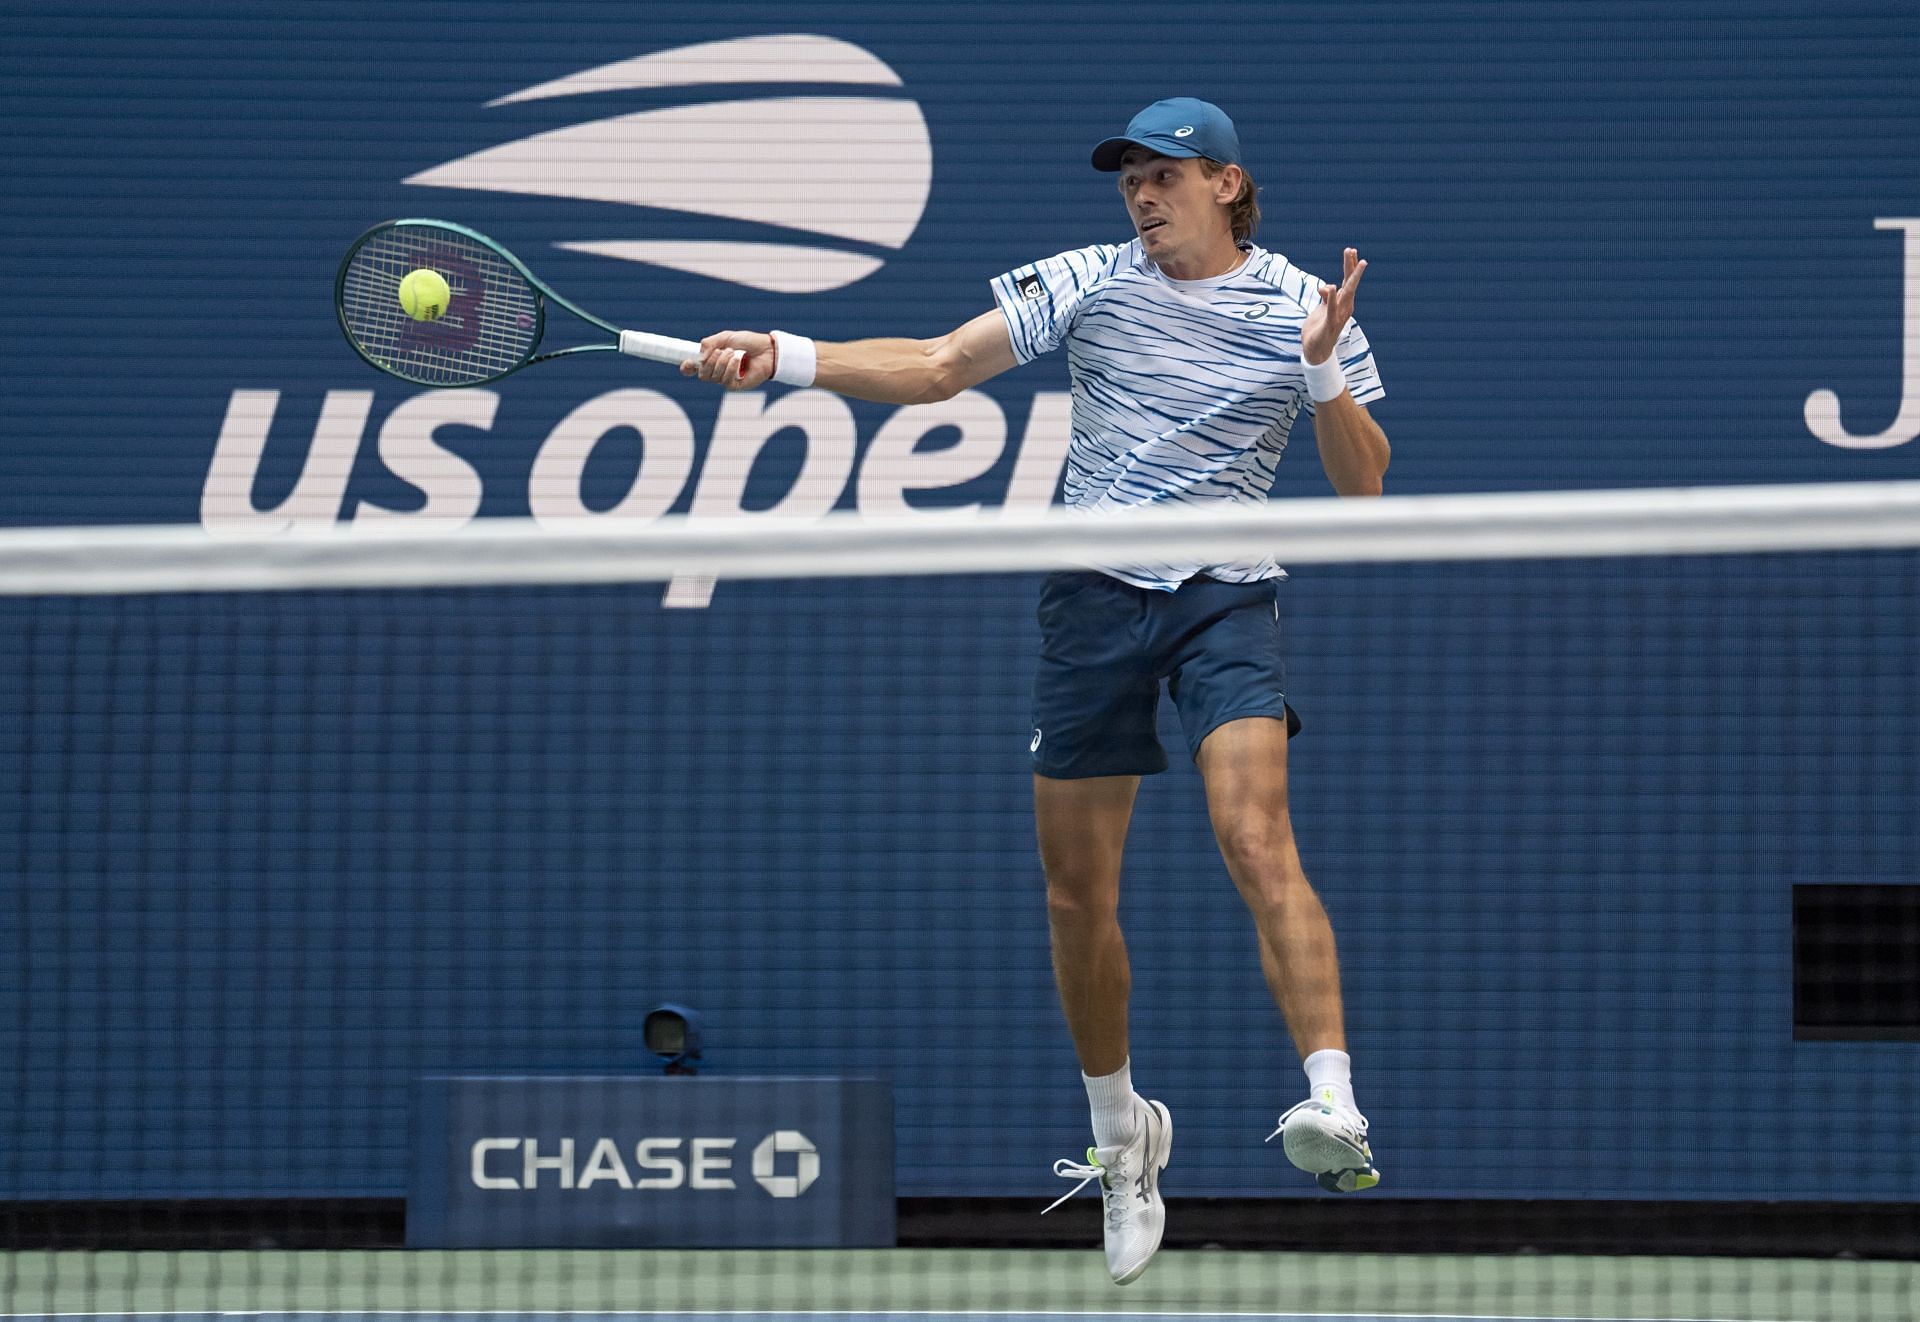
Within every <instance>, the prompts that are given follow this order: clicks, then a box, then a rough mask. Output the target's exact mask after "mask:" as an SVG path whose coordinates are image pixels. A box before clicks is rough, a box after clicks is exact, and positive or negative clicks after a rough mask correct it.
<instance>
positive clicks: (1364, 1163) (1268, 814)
mask: <svg viewBox="0 0 1920 1322" xmlns="http://www.w3.org/2000/svg"><path fill="white" fill-rule="evenodd" d="M1198 761H1199V766H1200V774H1201V776H1202V778H1203V779H1204V780H1205V781H1206V787H1207V811H1208V813H1209V815H1210V816H1211V817H1212V820H1213V833H1214V839H1215V840H1217V841H1218V842H1219V845H1220V856H1221V858H1222V859H1223V860H1225V862H1226V865H1227V872H1228V874H1229V875H1230V876H1232V878H1233V882H1234V885H1235V886H1237V887H1238V888H1239V890H1240V896H1241V898H1242V899H1243V900H1244V901H1245V902H1246V905H1247V910H1248V912H1250V913H1251V914H1252V915H1253V921H1254V926H1255V928H1256V929H1257V930H1258V932H1259V942H1260V967H1261V970H1262V972H1263V973H1265V975H1266V979H1267V986H1268V988H1269V989H1270V990H1271V991H1272V993H1273V999H1274V1002H1275V1003H1276V1004H1277V1005H1278V1006H1279V1007H1280V1013H1281V1014H1282V1015H1283V1016H1284V1017H1285V1018H1286V1021H1287V1028H1288V1031H1290V1032H1291V1033H1292V1034H1293V1041H1294V1045H1295V1047H1297V1048H1298V1049H1299V1052H1300V1055H1301V1057H1302V1059H1303V1060H1304V1061H1305V1062H1306V1064H1307V1071H1308V1078H1309V1083H1310V1085H1311V1086H1312V1090H1313V1093H1314V1098H1313V1099H1312V1100H1310V1101H1309V1102H1306V1103H1302V1104H1301V1106H1299V1107H1296V1108H1294V1109H1293V1110H1292V1111H1290V1112H1289V1113H1288V1116H1287V1117H1283V1121H1282V1128H1283V1129H1284V1130H1286V1132H1287V1135H1288V1137H1287V1144H1286V1146H1287V1156H1288V1158H1289V1159H1290V1160H1292V1161H1293V1162H1294V1164H1295V1165H1297V1166H1300V1167H1301V1168H1302V1169H1303V1170H1309V1171H1311V1172H1312V1173H1313V1174H1314V1175H1315V1176H1317V1177H1318V1178H1319V1181H1320V1183H1321V1185H1322V1186H1323V1187H1325V1188H1329V1189H1335V1190H1338V1191H1340V1192H1348V1193H1350V1192H1353V1191H1354V1190H1355V1189H1364V1188H1371V1187H1372V1186H1373V1185H1374V1184H1377V1183H1378V1182H1379V1174H1378V1172H1377V1171H1375V1170H1374V1169H1373V1165H1372V1151H1371V1149H1370V1148H1369V1147H1368V1145H1367V1142H1366V1120H1365V1119H1364V1117H1362V1116H1361V1115H1360V1113H1359V1109H1358V1107H1357V1106H1355V1105H1354V1101H1353V1091H1352V1085H1351V1081H1350V1079H1349V1077H1348V1062H1347V1057H1346V1045H1347V1043H1346V1021H1345V1013H1344V1009H1343V1007H1342V1004H1341V999H1340V958H1339V954H1338V952H1337V950H1336V948H1335V945H1334V939H1333V925H1332V924H1331V923H1330V922H1329V921H1328V920H1327V911H1326V909H1325V907H1324V906H1323V905H1322V904H1321V903H1320V897H1319V896H1318V895H1317V894H1315V893H1314V889H1313V886H1312V885H1311V884H1310V883H1309V882H1308V881H1307V874H1306V869H1305V868H1303V867H1302V866H1301V865H1300V853H1299V850H1298V849H1297V848H1296V846H1295V844H1294V839H1293V822H1292V818H1291V817H1290V816H1289V814H1288V812H1287V727H1286V723H1285V722H1284V721H1281V720H1278V719H1275V718H1272V717H1265V716H1257V717H1250V718H1248V719H1245V720H1239V721H1229V722H1227V723H1226V724H1225V725H1222V726H1221V727H1219V728H1218V729H1216V730H1215V731H1213V733H1211V734H1209V735H1208V736H1207V737H1206V739H1205V740H1204V741H1202V743H1201V745H1200V754H1199V759H1198ZM1289 1121H1291V1127H1289ZM1276 1132H1281V1131H1276Z"/></svg>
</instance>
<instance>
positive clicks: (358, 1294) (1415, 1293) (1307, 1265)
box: [0, 1248, 1920, 1322]
mask: <svg viewBox="0 0 1920 1322" xmlns="http://www.w3.org/2000/svg"><path fill="white" fill-rule="evenodd" d="M557 1309H559V1310H569V1309H578V1310H581V1311H602V1312H604V1311H620V1312H649V1311H669V1310H679V1311H688V1310H711V1311H718V1312H730V1311H749V1310H752V1311H786V1310H807V1311H834V1312H840V1311H844V1312H872V1311H885V1310H901V1311H955V1312H962V1311H988V1312H1034V1313H1040V1312H1093V1313H1114V1312H1163V1313H1329V1314H1337V1313H1349V1314H1350V1313H1383V1314H1393V1313H1402V1314H1416V1315H1417V1314H1455V1315H1469V1316H1495V1317H1529V1318H1617V1319H1655V1318H1658V1319H1675V1318H1687V1319H1715V1320H1722V1319H1724V1320H1725V1322H1914V1319H1915V1318H1917V1317H1920V1264H1916V1263H1911V1262H1851V1261H1844V1260H1838V1259H1834V1260H1827V1259H1821V1260H1814V1259H1794V1258H1790V1259H1751V1258H1648V1257H1640V1258H1624V1257H1620V1258H1594V1257H1566V1256H1528V1257H1495V1256H1466V1255H1462V1256H1447V1257H1432V1256H1410V1255H1391V1254H1358V1253H1356V1254H1291V1253H1229V1252H1221V1251H1208V1250H1187V1251H1176V1250H1169V1251H1167V1252H1164V1253H1162V1254H1161V1255H1160V1256H1159V1258H1158V1259H1156V1260H1155V1262H1154V1264H1153V1266H1152V1268H1151V1269H1150V1270H1149V1271H1148V1273H1147V1274H1146V1276H1144V1277H1142V1278H1141V1279H1140V1280H1139V1281H1137V1282H1136V1283H1135V1284H1133V1285H1131V1286H1128V1287H1126V1288H1125V1289H1124V1290H1123V1289H1118V1288H1116V1287H1115V1286H1113V1285H1112V1284H1111V1283H1110V1282H1109V1281H1108V1280H1107V1277H1106V1272H1105V1268H1104V1264H1103V1262H1102V1259H1101V1255H1100V1252H1099V1250H1098V1249H1096V1248H1089V1249H1086V1250H1081V1251H1064V1250H993V1249H883V1250H867V1249H861V1250H853V1249H848V1250H780V1249H769V1250H670V1249H660V1250H626V1251H593V1250H564V1249H554V1250H537V1251H536V1250H523V1251H481V1250H468V1251H459V1252H445V1251H402V1250H396V1251H390V1252H285V1251H278V1250H263V1251H233V1252H182V1253H81V1252H30V1251H20V1252H13V1253H7V1254H4V1255H0V1313H87V1312H91V1313H103V1312H130V1313H146V1312H176V1311H177V1312H224V1311H233V1312H243V1311H251V1312H280V1311H287V1312H292V1311H302V1310H306V1311H312V1310H321V1311H328V1312H353V1311H362V1310H399V1311H440V1310H444V1311H449V1312H452V1311H487V1312H495V1311H497V1312H515V1311H521V1310H528V1311H532V1310H557Z"/></svg>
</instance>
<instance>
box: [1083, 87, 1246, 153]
mask: <svg viewBox="0 0 1920 1322" xmlns="http://www.w3.org/2000/svg"><path fill="white" fill-rule="evenodd" d="M1129 147H1145V148H1146V149H1147V150H1148V151H1156V152H1159V153H1160V154H1161V155H1162V156H1204V157H1206V158H1207V159H1208V160H1210V161H1219V162H1220V163H1221V164H1222V165H1238V164H1240V135H1239V134H1238V133H1235V132H1234V131H1233V121H1232V120H1230V119H1228V118H1227V112H1226V111H1224V110H1222V109H1221V108H1220V107H1219V106H1216V105H1214V104H1213V103H1212V102H1211V101H1197V100H1195V99H1194V98H1193V97H1190V96H1176V97H1173V98H1171V99H1170V100H1166V101H1155V102H1154V103H1153V104H1152V105H1150V106H1148V107H1147V108H1146V109H1145V110H1142V111H1141V112H1140V113H1139V114H1137V115H1135V116H1134V117H1133V119H1132V121H1131V122H1129V123H1128V125H1127V131H1126V132H1125V133H1122V134H1121V135H1120V136H1119V137H1117V138H1108V139H1107V140H1106V141H1105V142H1103V143H1101V144H1100V145H1099V146H1098V147H1095V148H1094V149H1093V168H1094V169H1096V170H1106V171H1109V172H1111V171H1114V170H1118V169H1119V168H1120V158H1121V157H1122V156H1124V155H1126V154H1127V148H1129Z"/></svg>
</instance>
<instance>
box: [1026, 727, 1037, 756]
mask: <svg viewBox="0 0 1920 1322" xmlns="http://www.w3.org/2000/svg"><path fill="white" fill-rule="evenodd" d="M1027 751H1028V752H1029V753H1037V752H1039V751H1040V732H1039V731H1038V730H1035V731H1034V732H1033V742H1032V743H1030V744H1028V745H1027Z"/></svg>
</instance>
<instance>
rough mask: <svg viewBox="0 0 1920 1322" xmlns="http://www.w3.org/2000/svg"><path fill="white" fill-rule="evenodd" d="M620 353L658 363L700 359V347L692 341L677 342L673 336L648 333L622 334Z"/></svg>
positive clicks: (632, 332) (633, 332) (627, 331)
mask: <svg viewBox="0 0 1920 1322" xmlns="http://www.w3.org/2000/svg"><path fill="white" fill-rule="evenodd" d="M620 352H621V353H624V354H628V355H630V356H632V357H634V358H645V359H647V360H649V361H651V362H656V363H672V364H674V365H675V366H678V365H679V364H681V363H686V362H693V361H696V360H697V359H698V358H699V357H700V346H699V345H698V344H696V343H694V342H693V341H692V340H676V339H674V338H673V337H672V336H671V335H649V334H648V333H647V332H646V331H630V330H623V331H621V332H620Z"/></svg>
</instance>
